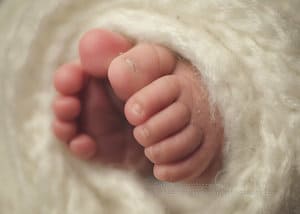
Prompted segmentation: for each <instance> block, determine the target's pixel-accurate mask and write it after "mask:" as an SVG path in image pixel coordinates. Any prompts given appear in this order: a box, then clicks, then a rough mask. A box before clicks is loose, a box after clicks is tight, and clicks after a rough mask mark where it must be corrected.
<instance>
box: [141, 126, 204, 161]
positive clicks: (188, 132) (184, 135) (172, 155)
mask: <svg viewBox="0 0 300 214" xmlns="http://www.w3.org/2000/svg"><path fill="white" fill-rule="evenodd" d="M202 137H203V136H202V134H201V133H199V130H196V129H195V128H194V127H193V126H191V125H189V126H187V127H186V128H185V129H183V130H181V131H180V132H178V133H176V134H175V135H172V136H170V137H168V138H166V139H164V140H163V141H161V142H159V143H156V144H154V145H152V146H149V147H147V148H146V149H145V155H146V156H147V158H148V159H149V160H150V161H151V162H153V163H155V164H168V163H172V162H178V161H181V160H183V159H185V158H187V157H189V156H190V155H191V154H192V153H193V152H194V151H195V150H196V149H197V148H199V146H200V145H201V143H202Z"/></svg>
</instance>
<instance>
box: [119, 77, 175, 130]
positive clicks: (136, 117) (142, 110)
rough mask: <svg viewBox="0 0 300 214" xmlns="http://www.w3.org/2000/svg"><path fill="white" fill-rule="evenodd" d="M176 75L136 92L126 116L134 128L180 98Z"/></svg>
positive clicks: (160, 79) (129, 102) (126, 109)
mask: <svg viewBox="0 0 300 214" xmlns="http://www.w3.org/2000/svg"><path fill="white" fill-rule="evenodd" d="M177 80H178V79H177V78H176V77H175V76H174V75H166V76H163V77H161V78H159V79H157V80H155V81H153V82H152V83H150V84H149V85H147V86H145V87H144V88H143V89H141V90H139V91H138V92H136V93H135V94H134V95H133V96H132V97H130V98H129V99H128V101H127V102H126V104H125V107H124V111H125V116H126V118H127V120H128V121H129V123H131V124H132V125H134V126H137V125H140V124H142V123H144V122H145V121H146V120H148V119H149V118H150V117H151V116H152V115H154V114H156V113H158V112H159V111H161V110H162V109H164V108H166V107H168V106H169V105H171V104H172V103H174V102H175V101H176V99H177V98H178V97H179V96H180V85H179V82H178V81H177Z"/></svg>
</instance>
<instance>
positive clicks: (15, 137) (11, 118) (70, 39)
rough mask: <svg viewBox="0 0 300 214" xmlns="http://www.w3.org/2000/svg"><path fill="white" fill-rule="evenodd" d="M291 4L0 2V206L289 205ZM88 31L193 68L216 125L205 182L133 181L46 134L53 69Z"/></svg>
mask: <svg viewBox="0 0 300 214" xmlns="http://www.w3.org/2000/svg"><path fill="white" fill-rule="evenodd" d="M299 10H300V2H299V1H298V0H287V1H281V0H260V1H259V0H253V1H248V0H222V1H221V0H211V1H205V0H192V1H188V0H143V1H142V0H111V1H104V0H90V1H85V0H65V1H60V0H51V1H46V0H42V1H41V0H27V1H23V0H6V1H3V2H2V3H1V4H0V28H1V34H0V47H1V51H0V54H1V55H0V62H1V63H0V69H1V70H0V81H1V84H0V89H1V90H0V97H1V105H0V110H1V111H0V121H1V123H0V141H1V142H0V169H1V171H0V184H1V188H0V190H1V191H0V213H3V214H6V213H9V214H21V213H22V214H27V213H28V214H32V213H43V214H44V213H45V214H48V213H49V214H50V213H51V214H52V213H55V214H79V213H80V214H81V213H87V214H94V213H95V214H96V213H184V214H185V213H206V214H215V213H220V214H221V213H222V214H235V213H243V214H253V213H266V214H274V213H275V214H276V213H300V207H299V205H297V203H300V196H299V195H300V185H299V172H300V164H299V163H300V158H299V154H300V146H299V144H300V142H299V130H300V60H299V56H300V51H299V50H300V34H299V29H300V28H299V24H300V16H299V15H298V11H299ZM94 27H105V28H108V29H111V30H114V31H117V32H120V33H122V34H124V35H127V36H128V37H131V38H132V39H134V40H135V41H149V42H155V43H159V44H162V45H165V46H167V47H169V48H171V49H172V50H174V51H176V52H178V53H179V54H181V55H182V56H183V57H185V58H187V59H189V60H190V61H191V62H192V63H193V64H194V65H195V66H196V67H197V68H198V70H199V71H200V72H201V75H202V76H203V78H204V80H205V84H206V85H207V87H208V89H209V92H210V97H211V104H212V105H217V106H218V107H219V108H220V111H221V113H222V115H223V117H224V126H225V132H226V147H225V148H224V158H225V159H224V168H223V169H222V171H221V172H220V173H219V174H218V176H217V178H216V180H215V183H214V184H213V185H210V186H200V187H199V186H198V187H187V186H184V185H183V186H181V185H179V184H167V183H162V182H155V181H154V180H143V179H141V178H139V177H138V176H135V175H133V174H130V173H129V172H123V171H116V170H113V169H109V168H105V167H104V166H101V165H99V164H90V163H84V162H80V161H78V160H76V159H74V158H73V157H71V156H70V155H69V153H68V152H66V150H65V148H64V147H63V146H62V145H60V144H59V143H58V142H56V141H55V140H54V138H53V137H52V135H51V132H50V122H51V118H52V115H51V109H50V103H51V99H52V98H53V95H54V90H53V87H52V84H51V79H52V74H53V71H54V70H55V68H56V67H57V66H59V65H60V64H62V63H63V62H65V61H67V60H70V59H73V58H75V57H77V42H78V39H79V38H80V36H81V35H82V33H84V32H85V31H86V30H88V29H90V28H94ZM297 167H298V172H297ZM297 173H298V174H297ZM297 206H298V207H297Z"/></svg>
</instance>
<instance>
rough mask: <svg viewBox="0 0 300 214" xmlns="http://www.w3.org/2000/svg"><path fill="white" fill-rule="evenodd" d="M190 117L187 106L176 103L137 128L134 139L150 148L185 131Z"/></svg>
mask: <svg viewBox="0 0 300 214" xmlns="http://www.w3.org/2000/svg"><path fill="white" fill-rule="evenodd" d="M190 116H191V114H190V111H189V109H188V108H187V107H186V106H185V105H183V104H182V103H179V102H175V103H173V104H172V105H170V106H169V107H167V108H166V109H164V110H162V111H160V112H159V113H157V114H155V115H154V116H152V117H151V118H150V119H149V120H147V121H146V122H145V123H143V124H141V125H139V126H137V127H136V128H135V129H134V132H133V133H134V137H135V139H136V140H137V141H138V142H139V143H140V144H141V145H143V146H144V147H149V146H151V145H153V144H156V143H157V142H159V141H162V140H164V139H166V138H167V137H169V136H171V135H173V134H175V133H176V132H180V131H181V130H182V129H184V127H185V126H186V125H187V124H188V123H189V121H190ZM158 144H160V143H158Z"/></svg>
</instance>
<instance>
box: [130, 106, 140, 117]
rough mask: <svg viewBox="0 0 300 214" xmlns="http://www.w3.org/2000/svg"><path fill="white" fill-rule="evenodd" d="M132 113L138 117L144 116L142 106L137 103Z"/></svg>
mask: <svg viewBox="0 0 300 214" xmlns="http://www.w3.org/2000/svg"><path fill="white" fill-rule="evenodd" d="M131 112H132V113H133V114H134V115H136V116H138V117H141V116H142V115H143V109H142V107H141V105H139V104H137V103H135V104H133V106H132V108H131Z"/></svg>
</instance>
